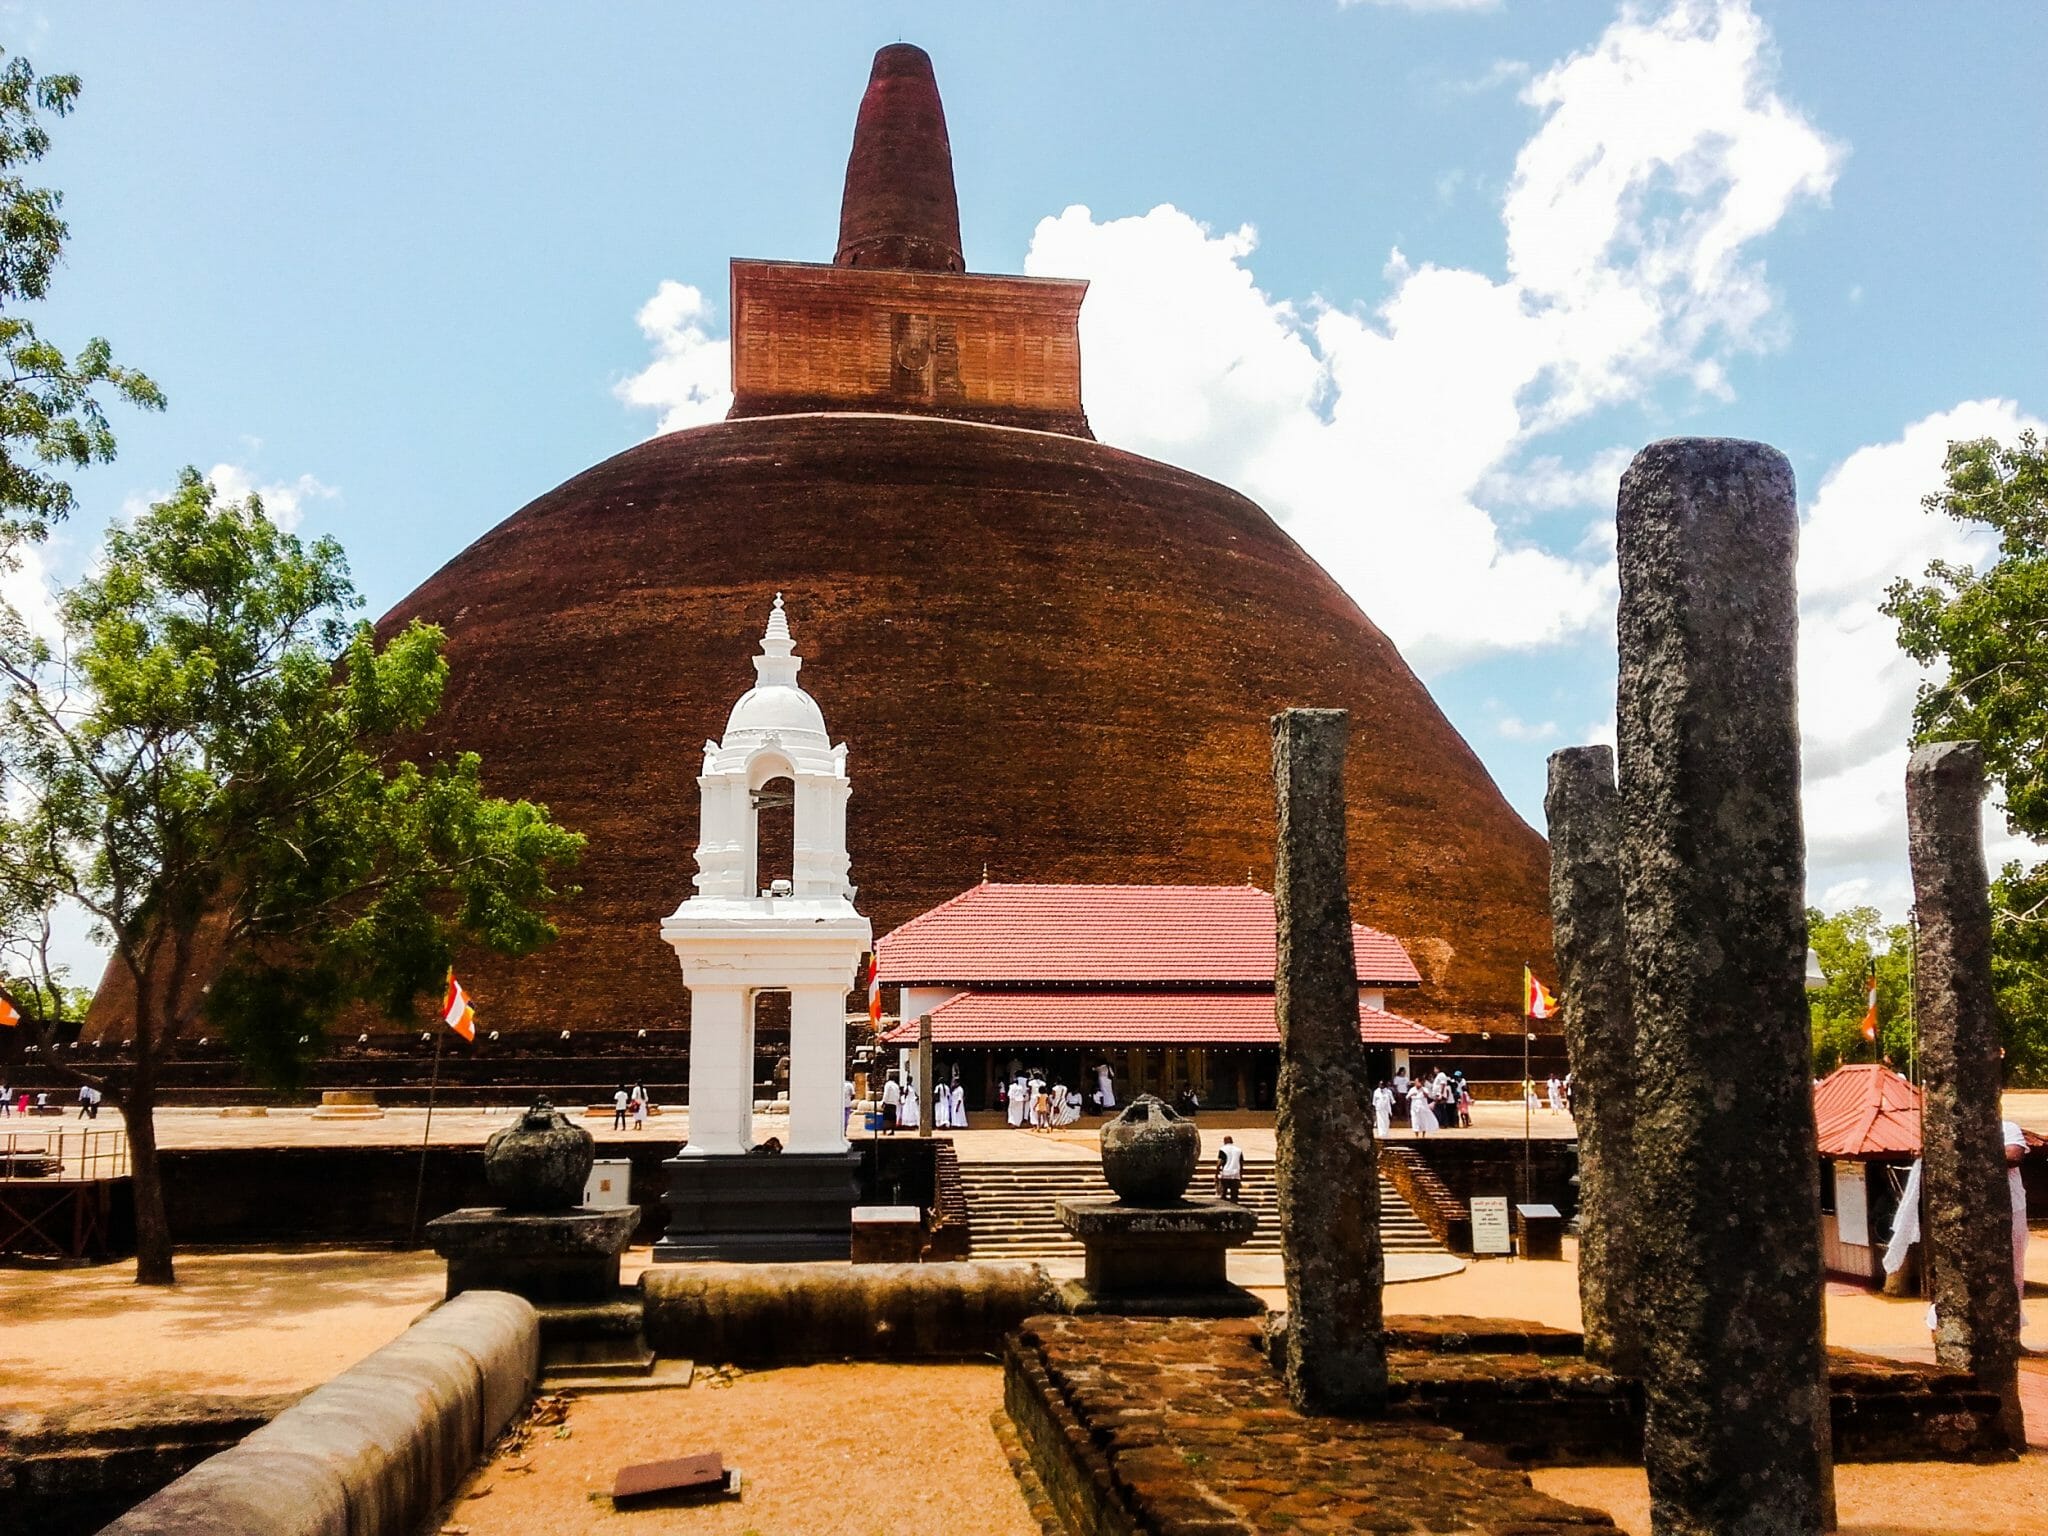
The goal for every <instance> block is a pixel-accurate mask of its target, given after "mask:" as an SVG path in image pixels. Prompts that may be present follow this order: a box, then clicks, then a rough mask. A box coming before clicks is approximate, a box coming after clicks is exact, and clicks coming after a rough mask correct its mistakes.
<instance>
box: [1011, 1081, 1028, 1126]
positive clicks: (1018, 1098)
mask: <svg viewBox="0 0 2048 1536" xmlns="http://www.w3.org/2000/svg"><path fill="white" fill-rule="evenodd" d="M1024 1092H1025V1090H1024V1079H1023V1078H1021V1077H1013V1078H1011V1079H1010V1124H1011V1125H1012V1126H1016V1127H1020V1128H1021V1127H1022V1126H1023V1124H1024Z"/></svg>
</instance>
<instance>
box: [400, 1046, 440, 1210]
mask: <svg viewBox="0 0 2048 1536" xmlns="http://www.w3.org/2000/svg"><path fill="white" fill-rule="evenodd" d="M445 1033H447V1031H446V1030H445V1029H437V1030H435V1031H434V1070H433V1072H432V1074H431V1075H430V1076H429V1077H428V1078H427V1123H426V1124H425V1125H424V1126H423V1127H421V1129H420V1176H419V1179H418V1180H417V1181H416V1182H415V1183H414V1184H413V1187H412V1228H411V1231H410V1233H409V1234H408V1236H407V1239H406V1240H407V1241H408V1242H411V1241H415V1240H417V1239H418V1237H419V1235H420V1202H421V1201H422V1200H423V1199H424V1198H425V1197H426V1193H427V1143H428V1141H429V1140H431V1139H432V1137H433V1134H434V1092H435V1090H436V1089H438V1088H439V1087H440V1086H441V1036H442V1035H444V1034H445Z"/></svg>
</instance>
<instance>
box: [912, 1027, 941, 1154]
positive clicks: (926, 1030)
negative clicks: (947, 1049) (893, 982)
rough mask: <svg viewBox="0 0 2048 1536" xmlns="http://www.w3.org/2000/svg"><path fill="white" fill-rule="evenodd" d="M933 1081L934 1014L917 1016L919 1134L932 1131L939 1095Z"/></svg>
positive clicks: (926, 1134)
mask: <svg viewBox="0 0 2048 1536" xmlns="http://www.w3.org/2000/svg"><path fill="white" fill-rule="evenodd" d="M937 1086H938V1085H937V1084H935V1083H934V1082H933V1081H932V1016H931V1015H930V1014H928V1013H921V1014H919V1015H918V1016H917V1134H918V1135H920V1136H929V1135H931V1133H932V1101H933V1100H934V1099H936V1098H937V1097H938V1094H937V1091H936V1090H937Z"/></svg>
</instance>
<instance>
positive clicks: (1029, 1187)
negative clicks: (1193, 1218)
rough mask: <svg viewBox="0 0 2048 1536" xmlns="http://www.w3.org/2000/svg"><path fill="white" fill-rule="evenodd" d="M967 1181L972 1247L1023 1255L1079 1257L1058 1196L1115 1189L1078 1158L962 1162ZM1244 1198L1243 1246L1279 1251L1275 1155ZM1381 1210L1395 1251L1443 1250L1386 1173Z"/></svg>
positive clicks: (1248, 1168)
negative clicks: (1252, 1216) (1249, 1214)
mask: <svg viewBox="0 0 2048 1536" xmlns="http://www.w3.org/2000/svg"><path fill="white" fill-rule="evenodd" d="M1204 1173H1205V1174H1206V1169H1205V1170H1204ZM960 1183H961V1192H962V1193H963V1194H964V1195H965V1197H966V1201H967V1213H968V1221H969V1229H968V1230H969V1234H970V1241H971V1246H972V1249H973V1251H974V1252H977V1253H979V1254H982V1255H984V1256H987V1255H990V1254H1002V1255H1004V1256H1007V1257H1014V1258H1020V1259H1055V1258H1057V1259H1064V1258H1076V1257H1079V1256H1080V1254H1081V1251H1082V1249H1081V1245H1080V1243H1079V1242H1077V1241H1076V1240H1075V1239H1074V1238H1072V1237H1070V1236H1069V1235H1068V1234H1067V1231H1066V1228H1065V1227H1064V1226H1063V1225H1062V1224H1061V1223H1060V1220H1059V1215H1058V1212H1057V1210H1056V1205H1057V1202H1058V1201H1059V1199H1060V1198H1061V1197H1062V1196H1068V1195H1106V1194H1108V1193H1109V1186H1108V1185H1107V1184H1106V1183H1105V1182H1104V1181H1103V1177H1102V1168H1101V1165H1100V1164H1099V1163H1094V1162H1083V1161H1079V1160H1076V1161H1072V1162H1035V1163H962V1164H961V1165H960ZM1204 1184H1205V1180H1204V1179H1200V1178H1198V1180H1197V1182H1196V1185H1195V1189H1196V1191H1197V1192H1198V1193H1206V1192H1207V1190H1206V1188H1205V1187H1204ZM1242 1203H1243V1204H1244V1205H1245V1206H1246V1207H1247V1208H1248V1209H1250V1210H1252V1211H1254V1212H1255V1213H1256V1214H1257V1215H1258V1217H1259V1229H1258V1231H1257V1232H1256V1233H1255V1234H1254V1235H1253V1236H1252V1238H1251V1240H1250V1241H1249V1242H1247V1243H1246V1244H1245V1245H1244V1246H1243V1248H1242V1249H1240V1250H1239V1251H1240V1252H1247V1253H1259V1254H1271V1253H1278V1252H1279V1251H1280V1222H1279V1203H1278V1194H1277V1191H1276V1190H1275V1188H1274V1183H1273V1165H1272V1163H1271V1162H1270V1161H1261V1162H1247V1163H1246V1165H1245V1180H1244V1186H1243V1201H1242ZM1380 1210H1381V1217H1380V1238H1381V1241H1382V1243H1383V1244H1384V1245H1385V1247H1386V1249H1387V1251H1388V1252H1392V1253H1435V1252H1439V1251H1441V1250H1440V1249H1439V1246H1438V1244H1437V1242H1436V1240H1435V1238H1433V1237H1432V1236H1431V1235H1430V1232H1429V1229H1428V1228H1427V1227H1426V1226H1424V1225H1423V1223H1422V1221H1421V1219H1420V1218H1419V1217H1417V1216H1416V1214H1415V1213H1414V1211H1413V1210H1411V1209H1410V1208H1409V1206H1408V1204H1407V1202H1406V1201H1405V1200H1403V1199H1402V1198H1401V1196H1400V1195H1399V1194H1398V1193H1397V1192H1396V1191H1395V1190H1394V1188H1393V1187H1392V1186H1391V1185H1389V1184H1387V1183H1386V1181H1385V1180H1382V1181H1381V1184H1380Z"/></svg>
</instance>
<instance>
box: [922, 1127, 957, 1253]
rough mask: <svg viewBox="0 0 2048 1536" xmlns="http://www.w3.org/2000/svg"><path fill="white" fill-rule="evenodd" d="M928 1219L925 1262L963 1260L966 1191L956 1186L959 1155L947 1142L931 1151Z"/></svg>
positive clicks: (941, 1142)
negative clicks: (929, 1214)
mask: <svg viewBox="0 0 2048 1536" xmlns="http://www.w3.org/2000/svg"><path fill="white" fill-rule="evenodd" d="M932 1158H933V1168H932V1183H933V1186H934V1187H933V1193H932V1219H931V1228H930V1232H929V1234H928V1236H927V1237H926V1240H925V1250H924V1257H925V1259H926V1260H927V1261H937V1262H946V1261H949V1260H955V1259H964V1258H966V1257H967V1238H968V1227H967V1190H966V1188H965V1187H964V1186H963V1185H962V1184H961V1182H960V1155H959V1153H957V1152H955V1151H954V1150H953V1143H952V1142H951V1141H937V1142H934V1144H933V1150H932Z"/></svg>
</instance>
